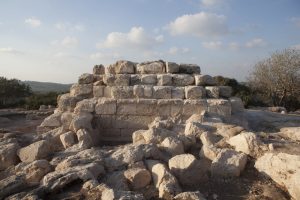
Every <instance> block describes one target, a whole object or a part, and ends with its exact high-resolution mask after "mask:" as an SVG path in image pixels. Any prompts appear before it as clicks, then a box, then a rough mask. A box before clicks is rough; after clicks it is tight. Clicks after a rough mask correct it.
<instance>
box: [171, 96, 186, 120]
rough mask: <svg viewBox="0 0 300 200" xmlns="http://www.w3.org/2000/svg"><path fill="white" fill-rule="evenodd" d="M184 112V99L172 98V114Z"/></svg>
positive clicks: (178, 114) (176, 114)
mask: <svg viewBox="0 0 300 200" xmlns="http://www.w3.org/2000/svg"><path fill="white" fill-rule="evenodd" d="M182 112H183V100H181V99H176V100H172V104H171V112H170V114H171V116H172V117H174V116H180V115H182Z"/></svg>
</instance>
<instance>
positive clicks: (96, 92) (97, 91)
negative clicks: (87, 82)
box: [93, 85, 105, 97]
mask: <svg viewBox="0 0 300 200" xmlns="http://www.w3.org/2000/svg"><path fill="white" fill-rule="evenodd" d="M104 88H105V86H103V85H94V86H93V96H94V97H104Z"/></svg>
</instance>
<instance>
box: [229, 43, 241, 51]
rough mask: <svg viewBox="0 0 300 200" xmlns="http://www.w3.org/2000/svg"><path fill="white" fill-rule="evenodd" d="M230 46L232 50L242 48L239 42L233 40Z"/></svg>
mask: <svg viewBox="0 0 300 200" xmlns="http://www.w3.org/2000/svg"><path fill="white" fill-rule="evenodd" d="M228 47H229V49H231V50H238V49H240V45H239V43H237V42H231V43H229V44H228Z"/></svg>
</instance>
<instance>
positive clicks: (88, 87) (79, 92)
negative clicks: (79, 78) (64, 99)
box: [70, 83, 93, 97]
mask: <svg viewBox="0 0 300 200" xmlns="http://www.w3.org/2000/svg"><path fill="white" fill-rule="evenodd" d="M92 94H93V84H77V83H75V84H73V85H72V87H71V89H70V95H71V96H72V97H91V96H92Z"/></svg>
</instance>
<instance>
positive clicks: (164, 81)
mask: <svg viewBox="0 0 300 200" xmlns="http://www.w3.org/2000/svg"><path fill="white" fill-rule="evenodd" d="M157 85H159V86H171V85H172V75H170V74H159V75H157Z"/></svg>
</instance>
